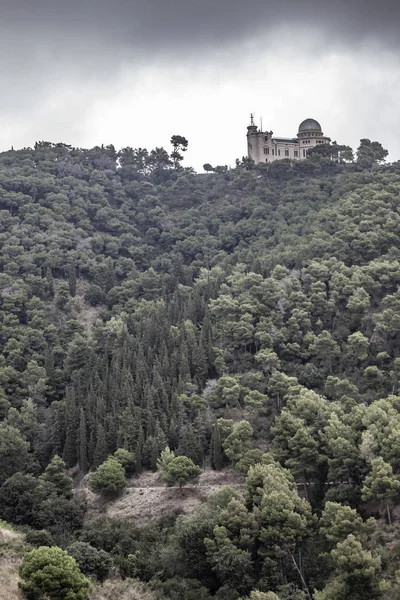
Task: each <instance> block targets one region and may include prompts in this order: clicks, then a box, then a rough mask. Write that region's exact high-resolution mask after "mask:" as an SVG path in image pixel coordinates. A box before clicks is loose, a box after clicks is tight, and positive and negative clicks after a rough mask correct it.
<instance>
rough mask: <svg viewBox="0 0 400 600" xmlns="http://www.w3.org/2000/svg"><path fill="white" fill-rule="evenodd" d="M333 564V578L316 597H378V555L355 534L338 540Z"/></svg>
mask: <svg viewBox="0 0 400 600" xmlns="http://www.w3.org/2000/svg"><path fill="white" fill-rule="evenodd" d="M331 554H332V559H333V564H334V567H335V575H334V578H333V579H332V581H331V582H330V583H328V584H327V586H326V587H325V588H324V590H323V591H322V592H316V594H315V600H369V599H370V600H376V599H378V598H380V597H381V593H380V585H379V579H380V571H381V561H380V558H379V557H378V556H374V555H373V554H372V553H371V552H369V551H367V550H364V549H363V547H362V545H361V542H360V541H359V540H357V538H356V537H355V536H354V535H348V536H347V538H346V539H345V540H344V541H343V542H340V543H339V544H337V546H336V548H334V549H333V550H332V552H331Z"/></svg>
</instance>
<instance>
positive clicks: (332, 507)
mask: <svg viewBox="0 0 400 600" xmlns="http://www.w3.org/2000/svg"><path fill="white" fill-rule="evenodd" d="M363 528H364V527H363V521H362V519H361V517H360V516H359V515H358V514H357V511H356V510H354V509H353V508H350V507H349V506H343V505H342V504H338V503H336V502H327V503H326V504H325V508H324V510H323V512H322V515H321V519H320V522H319V531H320V533H321V534H322V535H323V536H324V537H325V538H326V539H327V541H328V542H329V543H330V544H337V543H338V542H342V541H343V540H344V539H346V538H347V536H348V535H350V534H353V535H355V536H356V537H359V536H360V534H361V533H362V531H363Z"/></svg>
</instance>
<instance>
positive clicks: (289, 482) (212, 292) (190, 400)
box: [0, 136, 400, 600]
mask: <svg viewBox="0 0 400 600" xmlns="http://www.w3.org/2000/svg"><path fill="white" fill-rule="evenodd" d="M172 141H173V144H174V148H173V152H172V154H170V155H168V153H167V152H166V151H165V150H163V149H160V148H156V149H155V150H153V151H151V152H148V151H147V150H144V149H137V150H133V149H131V148H125V149H123V150H121V151H120V152H116V150H115V149H114V147H112V146H107V147H96V148H93V149H90V150H82V149H75V148H71V147H69V146H66V145H64V144H50V143H45V142H41V143H38V144H36V146H35V148H34V149H23V150H19V151H14V150H11V151H9V152H4V153H2V154H0V249H1V255H0V324H1V326H0V421H1V425H0V465H1V466H0V484H1V487H0V519H4V520H6V521H8V522H10V523H13V524H14V525H17V526H21V527H22V528H23V529H22V530H23V531H24V532H25V533H26V535H27V541H28V542H29V543H30V544H32V546H33V547H34V546H46V547H47V546H51V547H52V548H53V550H55V549H56V547H61V548H63V549H67V552H69V555H72V556H74V557H75V558H76V560H77V562H78V564H79V565H80V567H81V570H82V572H83V573H84V575H85V576H86V575H87V576H90V577H92V578H94V579H95V578H96V577H97V579H99V580H100V581H102V580H104V579H107V578H108V577H111V576H113V577H114V578H115V577H116V576H117V574H118V575H119V576H121V577H123V578H138V579H140V580H142V581H143V582H145V583H146V585H147V584H148V585H149V591H148V594H149V598H152V597H153V594H154V595H155V596H154V597H156V598H158V599H160V600H167V599H170V600H211V598H216V599H217V600H228V599H229V600H238V599H239V598H240V599H244V598H246V599H247V598H250V599H251V600H304V599H308V600H311V599H315V600H333V599H335V600H342V599H343V600H344V599H349V600H350V599H351V600H358V599H359V600H361V599H363V600H365V599H367V598H371V599H375V598H384V599H387V600H389V599H396V598H398V597H399V596H400V537H399V529H398V525H397V523H396V521H397V517H398V515H400V511H399V510H398V506H397V500H398V499H400V389H399V386H400V382H399V379H400V344H399V342H400V287H399V283H400V162H399V163H393V164H391V165H382V164H379V163H380V162H381V159H382V158H383V157H384V154H385V153H384V151H383V152H382V150H381V149H380V148H379V144H375V145H374V144H371V143H370V142H369V141H368V140H363V141H362V143H361V146H360V149H359V152H358V158H357V160H356V161H350V160H349V157H348V156H347V158H346V160H347V161H348V162H344V161H341V160H340V148H343V147H339V146H334V150H335V149H336V158H337V159H338V160H332V159H331V157H329V156H325V155H324V150H325V154H326V153H327V150H326V148H325V149H324V148H321V149H318V150H317V151H315V152H314V153H312V152H311V153H310V158H309V160H305V161H301V162H297V163H293V162H290V161H288V160H287V161H286V160H283V161H279V162H276V163H273V164H269V165H268V164H265V165H264V164H261V165H254V164H252V163H251V162H249V161H248V160H247V159H243V160H242V161H238V162H237V166H236V168H234V169H231V170H228V169H226V168H224V167H217V168H216V169H214V170H212V171H211V170H210V169H211V167H210V166H209V165H206V166H207V167H209V169H208V172H207V173H204V174H196V173H195V172H194V171H193V170H192V169H190V168H184V167H182V166H181V159H182V154H180V152H181V151H182V150H184V149H185V145H184V141H185V140H184V138H181V137H180V136H174V138H173V139H172ZM174 142H175V143H174ZM63 461H64V462H63ZM64 463H65V464H64ZM228 466H229V467H233V468H235V469H237V470H238V471H240V472H241V473H243V474H244V476H246V480H245V485H244V492H243V495H242V494H241V493H239V492H238V490H234V489H230V488H226V489H224V490H222V491H221V492H219V493H218V494H216V495H214V496H213V497H211V498H210V499H209V500H208V501H207V502H206V503H205V504H204V505H203V506H201V507H200V508H198V509H197V510H196V511H195V513H194V514H193V515H191V516H178V515H176V514H174V515H171V516H170V517H168V518H166V519H163V520H162V521H160V522H159V523H157V524H155V525H154V524H153V525H147V526H143V527H139V524H138V523H132V522H129V521H121V520H117V519H114V520H113V519H106V518H99V519H97V520H96V521H90V520H89V521H88V520H85V503H84V502H83V501H82V499H81V498H80V496H79V494H73V491H72V480H71V478H70V476H72V477H73V478H74V479H75V480H76V481H78V480H79V479H80V478H81V477H82V476H83V475H84V474H86V473H88V472H89V471H91V473H92V475H91V476H90V482H91V487H92V489H93V490H94V491H96V492H99V493H102V494H103V495H104V497H105V499H107V497H112V496H113V495H115V494H116V493H117V492H118V491H119V492H121V491H122V490H123V487H124V485H125V477H126V475H128V476H129V477H135V476H136V475H138V474H139V473H141V472H142V471H143V470H158V471H159V473H160V478H161V480H163V481H165V482H166V483H167V484H172V485H176V486H182V485H184V484H185V483H187V482H190V481H196V480H197V479H198V475H199V473H200V472H201V470H202V469H204V468H205V467H211V468H213V469H216V470H220V469H224V468H225V467H228ZM65 467H66V468H67V469H69V471H68V473H69V475H70V476H69V475H67V474H66V473H65ZM99 467H100V468H99ZM96 469H97V470H96ZM57 551H58V550H57ZM47 552H49V551H48V550H47ZM60 552H61V550H60ZM101 553H102V554H101ZM89 556H90V559H89ZM82 557H83V558H82ZM67 558H69V557H68V556H67ZM65 560H67V559H65ZM96 561H97V562H96ZM89 563H90V565H91V566H90V568H89V566H88V565H89ZM94 564H96V565H97V566H96V567H94V566H93V565H94ZM99 564H102V565H103V570H102V569H101V568H100V567H99V566H98V565H99ZM104 565H106V566H107V565H108V567H107V568H105V566H104ZM28 566H29V565H26V568H25V570H24V569H22V576H23V577H24V573H25V577H26V578H29V577H28V575H27V574H26V573H27V572H28V571H29V569H28ZM68 568H69V567H68ZM71 568H72V567H71ZM78 573H79V571H78ZM84 575H82V574H81V573H79V577H82V578H83V579H82V582H81V591H77V592H76V594H77V595H76V596H73V597H72V596H71V598H76V599H77V600H79V599H85V598H86V597H87V595H84V594H87V589H88V585H89V584H87V585H86V583H85V582H84V581H83V580H84V579H85V576H84ZM107 585H108V584H107ZM109 585H111V583H110V582H109ZM115 585H117V584H115ZM118 585H122V584H118ZM124 585H125V588H124V589H126V586H127V585H128V584H124ZM132 585H133V584H132ZM137 585H141V584H138V583H137V582H136V584H135V586H137ZM26 589H27V590H28V588H26ZM121 589H122V588H121ZM135 589H136V587H135ZM78 592H79V593H81V594H83V595H78ZM26 593H29V590H28V591H27V592H26ZM133 593H134V592H133ZM143 593H144V592H143ZM146 593H147V592H146ZM28 597H29V596H28ZM32 597H33V596H32ZM35 597H38V598H39V597H41V596H35ZM51 597H52V598H53V596H51ZM63 597H64V596H63ZM99 597H100V596H99ZM104 597H106V596H104ZM110 597H111V596H110ZM114 597H115V596H114ZM126 597H127V600H128V599H129V598H130V597H129V596H126ZM54 598H56V596H54ZM131 598H136V596H135V595H132V596H131Z"/></svg>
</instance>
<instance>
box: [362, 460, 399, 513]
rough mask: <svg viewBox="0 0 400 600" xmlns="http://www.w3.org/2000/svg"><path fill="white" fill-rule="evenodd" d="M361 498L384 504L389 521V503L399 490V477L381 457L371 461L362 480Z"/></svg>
mask: <svg viewBox="0 0 400 600" xmlns="http://www.w3.org/2000/svg"><path fill="white" fill-rule="evenodd" d="M361 491H362V499H363V500H364V501H365V500H370V499H373V500H381V502H382V503H383V504H384V505H385V506H386V510H387V516H388V520H389V523H391V517H390V510H389V503H390V501H391V500H393V498H395V497H396V495H397V494H398V493H399V492H400V479H399V477H398V476H397V475H394V473H393V469H392V467H391V466H390V465H389V464H387V463H385V461H384V460H383V458H381V457H379V458H375V459H374V460H373V461H372V462H371V472H370V473H369V475H367V477H366V478H365V480H364V485H363V487H362V490H361Z"/></svg>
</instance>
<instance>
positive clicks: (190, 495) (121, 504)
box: [77, 469, 244, 524]
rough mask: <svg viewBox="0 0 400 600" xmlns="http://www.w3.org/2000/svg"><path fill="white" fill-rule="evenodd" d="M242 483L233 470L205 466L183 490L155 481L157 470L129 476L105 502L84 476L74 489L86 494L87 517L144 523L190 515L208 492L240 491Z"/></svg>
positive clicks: (203, 500) (205, 497)
mask: <svg viewBox="0 0 400 600" xmlns="http://www.w3.org/2000/svg"><path fill="white" fill-rule="evenodd" d="M243 483H244V479H243V477H242V476H241V475H240V473H238V472H237V471H234V470H233V469H224V470H223V471H213V470H212V469H206V470H205V471H204V472H203V473H202V474H201V475H200V480H199V483H198V484H197V485H188V486H186V487H184V488H182V490H181V489H179V487H166V486H165V485H164V484H163V483H162V482H160V481H159V480H158V478H157V474H156V473H152V472H145V473H142V474H141V475H140V476H139V477H136V478H132V479H130V480H129V481H128V486H127V488H126V489H125V491H124V493H123V494H122V495H121V496H120V497H119V498H117V499H115V500H112V501H108V502H104V501H103V500H102V499H101V498H100V497H99V496H97V495H95V494H92V492H90V491H89V490H87V487H86V485H87V478H85V480H82V482H81V484H80V486H79V490H77V491H79V492H80V493H82V492H83V493H84V494H85V495H86V498H87V501H88V509H89V510H88V517H89V518H96V517H98V516H100V515H104V516H108V517H117V518H123V519H129V520H134V521H136V522H137V523H138V524H144V523H147V522H149V521H154V520H157V519H160V518H161V517H163V516H166V515H169V514H181V513H183V514H190V513H192V512H193V511H194V510H195V509H196V507H197V506H199V505H200V504H202V503H203V502H205V501H206V500H207V498H208V496H210V495H211V494H215V493H216V492H218V491H220V490H221V489H222V488H223V487H234V488H236V489H237V490H238V491H241V489H242V488H243Z"/></svg>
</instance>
